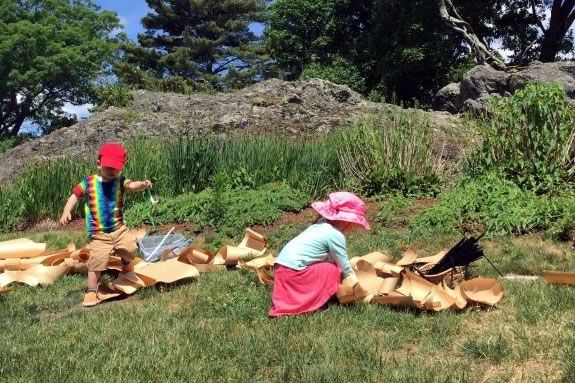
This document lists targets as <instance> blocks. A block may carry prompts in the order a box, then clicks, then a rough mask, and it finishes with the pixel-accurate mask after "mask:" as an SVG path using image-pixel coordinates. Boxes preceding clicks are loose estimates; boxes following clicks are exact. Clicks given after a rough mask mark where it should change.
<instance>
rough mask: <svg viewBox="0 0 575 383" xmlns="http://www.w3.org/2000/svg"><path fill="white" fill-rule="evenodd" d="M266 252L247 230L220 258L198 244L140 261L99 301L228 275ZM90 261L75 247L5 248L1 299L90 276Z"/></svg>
mask: <svg viewBox="0 0 575 383" xmlns="http://www.w3.org/2000/svg"><path fill="white" fill-rule="evenodd" d="M145 234H146V233H145V231H143V230H139V231H136V236H137V237H142V236H144V235H145ZM266 247H267V242H266V239H265V238H264V237H263V236H262V235H261V234H259V233H257V232H255V231H253V230H251V229H246V232H245V235H244V238H243V240H242V242H241V243H240V244H239V245H238V246H224V247H222V248H221V249H220V250H219V251H218V252H217V253H216V254H213V253H212V252H210V251H209V250H206V249H202V248H201V247H200V246H199V245H197V244H194V245H192V246H190V247H188V248H187V249H185V250H184V251H182V252H181V253H180V254H179V255H177V257H175V258H172V259H169V260H163V261H160V262H156V263H147V262H145V261H144V260H143V259H141V258H134V259H133V260H132V261H131V264H132V266H134V271H133V272H130V273H125V274H120V275H119V276H118V277H117V278H116V279H115V280H113V281H112V282H107V283H105V284H103V285H101V286H100V288H99V290H98V298H99V299H100V300H108V299H113V298H117V297H119V296H121V295H125V294H128V295H129V294H133V293H134V292H136V291H137V290H138V289H139V288H142V287H146V286H153V285H155V284H157V283H174V282H176V281H182V280H187V279H190V278H196V277H197V276H198V275H199V274H200V272H211V271H221V270H226V265H228V266H229V265H235V264H236V263H237V262H238V261H239V260H241V259H246V258H251V257H254V256H261V255H263V254H264V253H265V251H266ZM89 257H90V252H89V251H88V250H87V249H85V248H84V249H78V250H76V248H75V246H74V244H70V245H68V247H67V248H66V249H62V250H58V251H54V252H47V251H46V245H45V244H43V243H42V244H38V243H35V242H33V241H31V240H29V239H26V238H23V239H17V240H12V241H6V242H0V271H4V272H3V273H0V293H5V292H8V291H9V290H10V289H6V288H4V287H5V286H8V285H10V284H12V283H16V282H19V283H25V284H28V285H30V286H37V285H48V284H51V283H53V282H54V281H55V280H56V279H57V278H59V277H60V276H61V275H63V274H65V273H87V268H86V262H87V260H88V258H89ZM216 262H217V263H216ZM108 269H109V270H115V271H121V270H122V262H121V259H120V258H119V257H116V256H111V257H110V260H109V262H108Z"/></svg>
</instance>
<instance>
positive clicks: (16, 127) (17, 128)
mask: <svg viewBox="0 0 575 383" xmlns="http://www.w3.org/2000/svg"><path fill="white" fill-rule="evenodd" d="M25 120H26V117H25V116H24V115H23V114H22V115H19V116H18V117H17V118H16V120H15V121H14V125H12V129H10V130H8V134H10V135H11V136H17V135H18V133H20V129H21V128H22V124H24V121H25Z"/></svg>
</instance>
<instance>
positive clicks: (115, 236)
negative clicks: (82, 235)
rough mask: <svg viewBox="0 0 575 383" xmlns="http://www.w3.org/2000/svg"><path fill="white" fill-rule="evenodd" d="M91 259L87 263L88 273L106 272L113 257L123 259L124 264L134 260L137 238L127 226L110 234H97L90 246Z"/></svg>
mask: <svg viewBox="0 0 575 383" xmlns="http://www.w3.org/2000/svg"><path fill="white" fill-rule="evenodd" d="M88 250H90V258H88V262H87V263H86V264H87V266H88V271H104V270H106V269H107V268H108V261H109V260H110V256H111V255H116V256H118V257H121V258H122V263H128V262H130V261H131V260H132V259H134V255H135V254H136V252H137V251H138V245H137V240H136V236H135V235H134V233H132V232H131V231H130V230H128V228H127V227H126V226H122V227H121V228H119V229H118V230H116V231H113V232H111V233H109V234H96V235H94V236H93V237H92V241H90V243H89V244H88Z"/></svg>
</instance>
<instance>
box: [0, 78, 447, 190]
mask: <svg viewBox="0 0 575 383" xmlns="http://www.w3.org/2000/svg"><path fill="white" fill-rule="evenodd" d="M394 108H398V107H397V106H393V105H388V104H378V103H373V102H369V101H367V100H365V99H363V98H362V97H361V95H359V94H358V93H356V92H354V91H352V90H351V89H350V88H348V87H347V86H343V85H336V84H333V83H331V82H328V81H324V80H317V79H312V80H307V81H294V82H287V81H282V80H277V79H273V80H268V81H264V82H261V83H258V84H256V85H253V86H251V87H248V88H245V89H243V90H240V91H237V92H230V93H217V94H193V95H181V94H174V93H154V92H146V91H136V92H135V93H134V103H133V105H132V106H131V107H129V108H114V107H112V108H109V109H107V110H106V111H103V112H99V113H95V114H93V115H92V116H90V117H89V118H88V119H86V120H83V121H80V122H79V123H77V124H75V125H73V126H71V127H68V128H63V129H60V130H58V131H56V132H54V133H52V134H49V135H46V136H44V137H42V138H39V139H35V140H31V141H29V142H26V143H24V144H22V145H20V146H18V147H16V148H14V149H12V150H10V151H8V152H7V153H4V154H2V155H0V162H1V163H2V166H1V167H0V182H1V181H3V180H7V179H9V178H10V177H11V176H12V175H14V174H15V173H17V172H18V171H19V170H20V169H22V167H23V166H24V165H25V164H26V163H28V162H30V161H34V160H38V159H50V158H58V157H67V158H76V157H85V156H86V155H94V153H95V152H96V150H97V148H98V147H99V146H100V145H101V144H103V143H105V142H110V141H116V142H126V141H127V140H129V139H132V138H135V137H141V136H145V137H162V138H166V137H177V136H179V135H193V136H205V135H215V136H230V135H238V134H246V133H247V134H256V133H257V134H260V133H274V134H285V135H289V136H311V135H317V134H323V133H326V132H329V131H331V130H333V129H335V128H338V127H341V126H347V125H348V124H349V122H350V121H351V120H353V119H354V118H355V117H356V116H357V115H358V114H361V113H365V112H375V111H378V110H384V111H385V110H389V109H394ZM414 113H427V112H423V111H414ZM430 116H431V118H432V120H433V121H434V123H435V124H436V125H438V126H444V125H449V126H450V127H453V126H456V125H457V118H455V117H451V116H450V115H449V114H447V113H433V114H430ZM452 130H453V129H452Z"/></svg>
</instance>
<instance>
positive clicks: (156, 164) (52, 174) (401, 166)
mask: <svg viewBox="0 0 575 383" xmlns="http://www.w3.org/2000/svg"><path fill="white" fill-rule="evenodd" d="M428 123H429V121H427V120H425V119H423V118H422V117H408V116H407V115H405V114H404V113H403V112H390V113H388V114H386V115H382V116H379V117H371V118H366V119H364V120H362V121H361V122H359V123H358V124H357V125H356V126H355V127H354V128H353V127H352V128H349V129H342V130H341V131H338V132H334V133H331V134H329V135H327V136H324V137H320V138H314V139H311V138H308V139H306V138H304V139H286V138H285V137H280V136H267V135H260V136H255V137H247V136H246V137H236V138H229V139H219V138H198V137H180V139H178V140H176V141H168V140H166V141H162V140H157V139H153V140H152V139H145V138H141V139H136V140H134V141H133V142H130V143H128V144H127V151H128V153H129V161H128V162H127V164H126V167H125V169H124V171H123V174H124V175H125V176H127V177H129V178H130V179H150V180H152V182H153V183H154V190H153V192H154V194H155V195H159V196H164V197H174V196H177V195H180V194H185V193H199V192H201V191H202V190H205V189H208V188H210V189H216V190H219V189H218V187H217V184H218V183H219V184H222V185H225V186H226V187H227V188H233V189H234V190H236V191H242V192H244V191H250V190H254V189H257V188H258V187H260V186H262V185H265V184H268V183H272V182H281V183H285V184H288V185H289V186H290V187H293V188H295V189H297V190H300V191H302V192H303V193H305V194H306V195H307V196H308V197H309V198H318V197H323V196H325V195H326V194H327V193H329V192H330V191H333V190H335V189H344V188H345V189H347V190H351V191H355V192H357V193H359V194H366V195H370V194H379V193H385V192H399V193H402V194H404V195H434V194H436V193H437V190H438V188H439V179H440V176H441V172H442V169H441V161H440V160H439V158H438V157H436V156H435V154H433V153H432V151H431V138H430V137H431V136H430V134H431V133H430V132H431V131H430V130H429V127H428V125H427V124H428ZM358 144H360V145H359V146H358ZM355 148H359V150H356V149H355ZM95 160H96V159H95V158H91V159H75V160H74V161H69V160H63V161H52V162H46V163H44V162H42V163H35V164H33V165H31V166H29V167H28V168H27V169H26V170H24V172H23V173H22V174H21V176H20V177H19V178H18V179H16V180H15V181H14V185H13V186H12V187H13V188H15V189H14V190H15V191H16V198H17V200H18V201H17V204H18V206H22V210H18V211H19V212H20V213H19V214H21V216H19V217H18V221H19V222H21V221H28V222H34V221H37V220H39V219H42V218H57V217H58V216H59V214H60V213H61V209H62V205H63V203H64V202H65V200H66V198H67V197H68V196H69V194H70V190H71V188H72V187H73V186H74V185H75V184H77V183H78V182H79V181H80V180H81V179H82V178H83V177H85V176H87V175H90V174H94V173H95V172H96V171H97V170H96V167H95ZM220 189H221V188H220ZM144 200H145V199H144V195H143V193H135V194H133V195H130V196H129V198H127V199H126V208H129V207H130V206H131V205H133V204H134V203H137V202H142V201H144ZM218 200H219V198H215V199H213V200H210V201H208V202H209V205H211V206H212V207H213V208H214V209H215V211H219V210H218V204H219V202H217V201H218ZM214 201H215V202H214ZM0 202H1V201H0ZM212 215H214V216H219V213H218V214H212ZM0 230H3V227H2V226H1V225H0Z"/></svg>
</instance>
